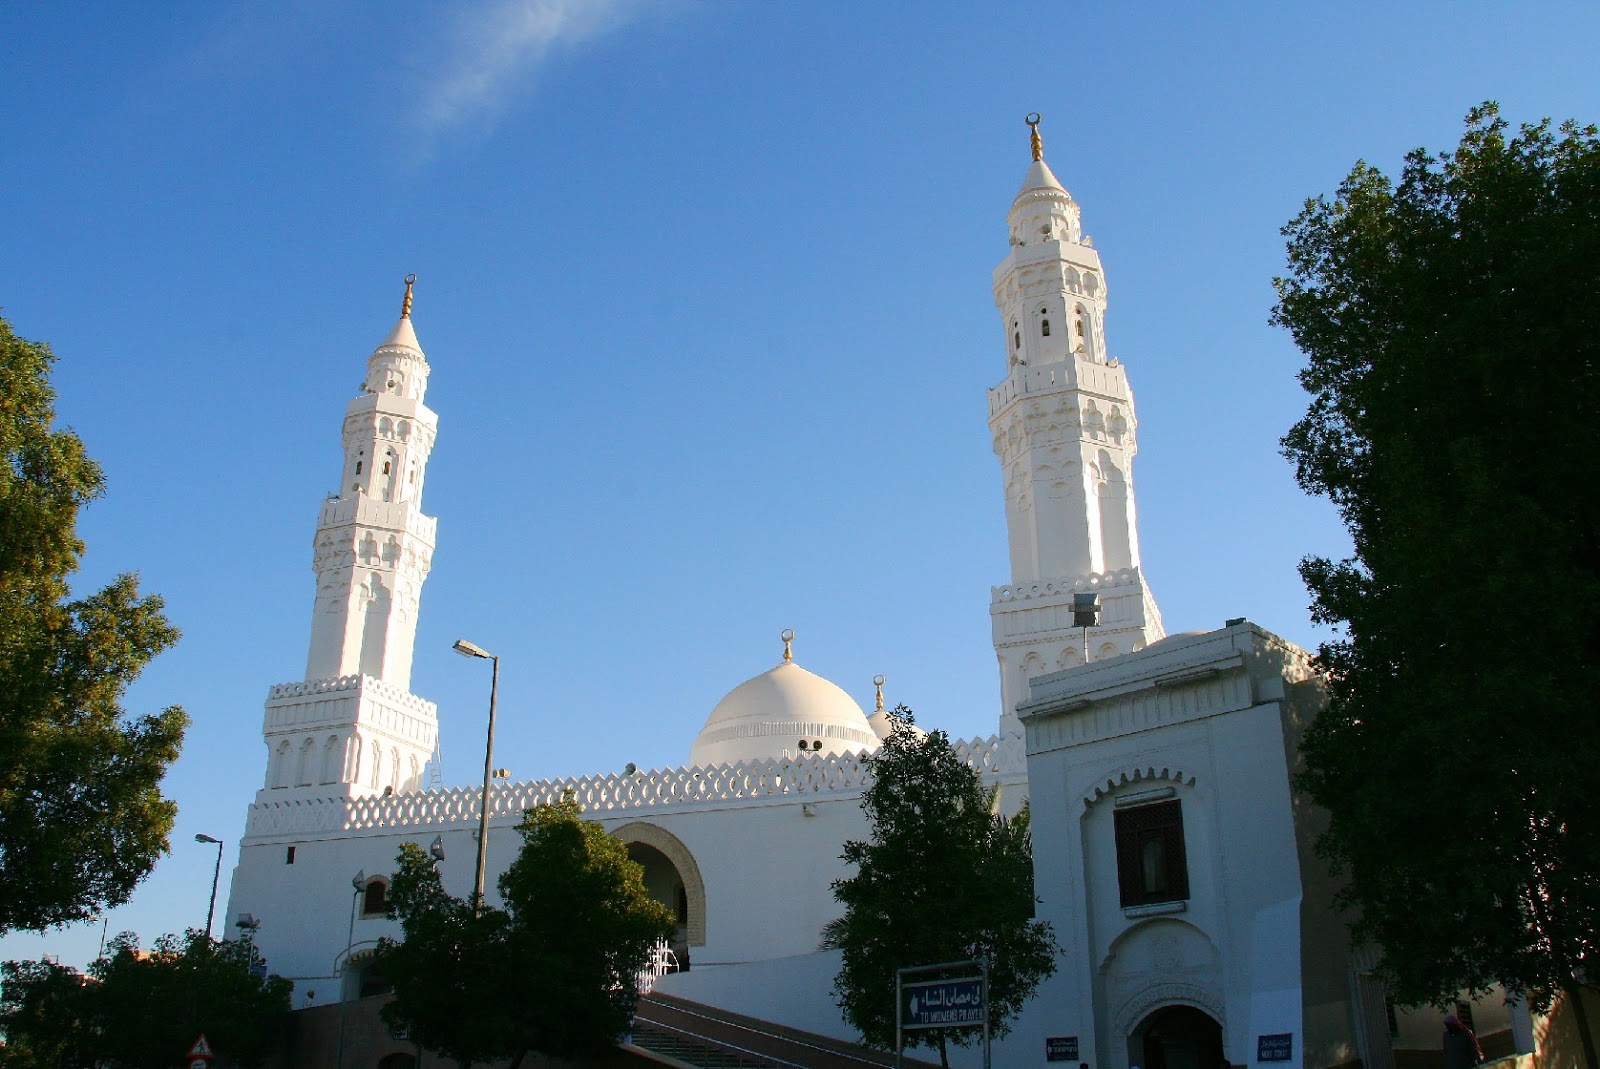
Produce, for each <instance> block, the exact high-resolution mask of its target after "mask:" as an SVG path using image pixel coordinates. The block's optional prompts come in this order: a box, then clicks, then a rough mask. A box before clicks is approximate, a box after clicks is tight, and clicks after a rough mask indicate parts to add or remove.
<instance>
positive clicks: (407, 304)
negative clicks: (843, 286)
mask: <svg viewBox="0 0 1600 1069" xmlns="http://www.w3.org/2000/svg"><path fill="white" fill-rule="evenodd" d="M1038 158H1039V157H1037V156H1035V157H1034V159H1038ZM416 284H417V273H416V272H415V271H413V272H412V273H411V274H409V275H407V276H406V296H405V300H403V301H401V302H400V318H401V319H410V318H411V287H412V286H415V285H416Z"/></svg>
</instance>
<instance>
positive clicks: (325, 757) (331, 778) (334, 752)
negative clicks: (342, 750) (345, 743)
mask: <svg viewBox="0 0 1600 1069" xmlns="http://www.w3.org/2000/svg"><path fill="white" fill-rule="evenodd" d="M321 782H323V783H338V782H339V737H338V736H337V735H329V736H328V741H327V742H325V743H323V744H322V776H321Z"/></svg>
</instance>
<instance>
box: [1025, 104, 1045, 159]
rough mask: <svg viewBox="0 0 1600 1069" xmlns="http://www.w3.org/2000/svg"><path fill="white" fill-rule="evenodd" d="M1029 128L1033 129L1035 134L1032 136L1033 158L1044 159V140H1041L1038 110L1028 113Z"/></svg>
mask: <svg viewBox="0 0 1600 1069" xmlns="http://www.w3.org/2000/svg"><path fill="white" fill-rule="evenodd" d="M1028 128H1029V129H1030V130H1032V131H1033V136H1032V138H1030V141H1031V143H1032V145H1033V158H1034V159H1035V160H1042V159H1044V142H1043V141H1041V140H1039V113H1038V112H1037V111H1030V112H1029V113H1028Z"/></svg>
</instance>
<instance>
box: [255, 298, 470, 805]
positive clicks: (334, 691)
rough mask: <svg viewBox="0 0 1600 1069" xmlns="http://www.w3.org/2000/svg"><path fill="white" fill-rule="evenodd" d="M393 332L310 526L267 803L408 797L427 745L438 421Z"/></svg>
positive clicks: (270, 702) (364, 387) (419, 358)
mask: <svg viewBox="0 0 1600 1069" xmlns="http://www.w3.org/2000/svg"><path fill="white" fill-rule="evenodd" d="M415 282H416V276H415V275H410V276H408V277H407V278H406V294H405V300H404V302H403V304H402V305H401V308H400V321H399V322H398V323H397V324H395V328H394V329H393V330H392V331H390V332H389V336H388V337H387V338H385V339H384V340H383V343H382V344H381V345H379V346H378V348H377V350H376V351H375V352H374V353H373V354H372V356H371V357H370V358H369V359H368V361H367V375H366V379H365V381H363V382H362V384H361V394H360V395H359V396H358V397H356V398H355V400H353V401H351V402H350V405H349V407H348V408H347V409H346V410H345V417H344V466H343V469H342V473H341V476H340V481H339V489H338V491H337V492H336V493H333V494H329V495H328V499H327V501H325V502H324V503H323V506H322V511H321V513H320V514H319V515H318V516H317V533H316V537H315V539H314V541H313V546H314V549H313V558H312V565H311V566H312V569H313V570H314V571H315V572H316V574H317V594H316V601H315V604H314V607H313V610H312V616H311V651H310V654H309V655H308V656H307V658H306V680H305V682H303V683H286V684H281V685H279V686H275V687H273V688H272V689H271V691H269V693H268V695H267V709H266V722H265V724H264V726H263V731H264V734H265V736H266V742H267V750H268V761H267V779H266V783H265V785H264V788H263V789H264V790H265V791H280V790H281V791H292V790H297V789H300V790H303V789H306V788H316V789H317V790H316V793H318V794H327V793H330V787H332V788H335V791H334V793H346V792H348V793H352V794H359V793H372V792H377V791H385V790H392V791H403V790H415V789H417V787H418V786H419V785H420V783H421V780H422V770H423V766H424V765H425V764H426V763H427V761H428V758H429V756H430V755H431V754H432V753H433V749H434V743H435V740H436V739H437V737H438V715H437V710H436V708H435V706H434V704H433V703H432V702H428V701H424V700H422V699H421V698H418V697H416V696H415V695H414V694H412V693H411V692H410V690H409V687H410V685H411V651H412V646H413V644H414V642H415V639H416V632H417V608H418V604H419V602H420V600H421V597H422V582H423V580H424V579H426V578H427V577H428V568H429V566H430V564H431V563H432V559H433V537H434V529H435V526H436V523H437V521H436V520H435V519H434V518H433V517H432V516H425V515H423V513H422V486H423V478H424V473H425V471H426V469H427V464H428V454H429V453H430V452H431V451H432V449H433V440H434V436H435V435H436V433H437V432H438V427H439V417H438V416H437V415H435V414H434V412H433V410H432V409H430V408H428V406H427V405H425V404H423V403H422V398H423V394H424V393H425V392H426V391H427V388H428V362H427V360H426V359H425V358H424V356H423V354H422V347H421V346H420V345H418V344H417V335H416V332H415V331H414V330H413V329H412V326H411V289H412V286H413V284H414V283H415Z"/></svg>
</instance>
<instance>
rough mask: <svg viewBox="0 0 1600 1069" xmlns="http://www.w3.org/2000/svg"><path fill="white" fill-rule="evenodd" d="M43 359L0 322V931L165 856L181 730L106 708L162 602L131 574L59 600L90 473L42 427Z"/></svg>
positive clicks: (62, 911) (171, 714)
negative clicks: (166, 787)
mask: <svg viewBox="0 0 1600 1069" xmlns="http://www.w3.org/2000/svg"><path fill="white" fill-rule="evenodd" d="M53 361H54V357H53V356H52V355H51V353H50V350H49V349H48V348H47V347H46V346H44V345H41V344H38V343H34V342H28V341H24V340H23V339H21V338H18V337H17V336H16V335H15V334H13V333H12V331H11V327H10V325H9V324H7V323H6V322H5V320H4V319H0V932H3V931H9V930H12V929H18V928H28V929H40V928H46V927H50V926H52V925H58V924H65V923H68V922H70V921H77V920H84V919H86V918H88V917H91V916H93V915H94V914H95V913H96V912H98V911H100V910H102V909H104V908H106V907H108V906H115V905H119V904H121V903H123V902H126V901H127V900H128V896H129V895H130V894H131V893H132V891H133V888H134V886H135V885H136V884H137V883H138V882H139V880H141V879H143V878H144V876H145V875H146V874H147V873H148V872H149V871H150V868H151V866H152V865H153V864H154V863H155V861H156V859H157V858H158V857H159V856H161V855H162V854H164V853H165V852H166V850H167V833H168V832H169V831H170V830H171V828H172V821H173V817H174V815H175V812H176V809H175V807H174V806H173V804H172V803H171V802H169V801H167V800H166V799H165V798H163V797H162V796H161V792H160V789H159V785H160V781H161V777H162V776H163V775H164V774H165V773H166V770H167V766H168V765H170V764H171V763H172V762H173V761H174V760H175V759H176V758H177V756H178V747H179V745H180V744H181V743H182V740H183V730H184V727H185V725H186V724H187V717H186V716H185V715H184V713H183V710H182V709H179V708H177V707H176V706H174V707H171V708H168V709H166V710H165V711H164V712H161V713H159V714H156V715H151V716H145V717H142V718H140V719H138V720H134V721H129V720H126V719H125V718H124V715H123V710H122V708H121V705H120V702H121V698H122V694H123V691H124V690H125V689H126V687H127V686H128V684H129V683H130V682H131V681H132V680H133V679H134V678H135V677H136V676H137V675H138V674H139V672H140V671H141V670H142V669H143V668H144V666H145V664H147V663H148V662H149V661H150V659H151V658H152V657H154V656H155V655H156V654H157V653H159V652H161V651H162V650H164V649H166V648H167V647H168V646H170V645H172V644H173V643H174V642H175V641H177V638H178V632H177V630H176V629H175V628H173V627H172V626H171V625H170V624H168V623H167V621H166V618H165V617H164V616H163V615H162V612H161V599H160V598H158V597H154V596H148V597H140V595H139V591H138V584H137V582H136V580H135V577H134V576H132V575H123V576H121V577H119V578H118V579H116V580H115V581H114V582H112V583H111V584H110V585H109V586H107V587H105V588H104V589H103V590H99V591H96V592H94V593H91V594H89V595H88V596H87V597H83V598H77V599H74V598H72V597H71V596H70V591H69V589H68V579H69V577H70V576H71V574H72V573H73V571H75V570H76V568H77V566H78V559H79V556H80V555H81V553H82V552H83V544H82V542H80V541H79V540H78V538H77V536H76V534H75V525H76V521H77V514H78V509H79V508H80V507H82V506H83V505H84V504H85V503H87V502H88V501H90V500H92V499H93V498H95V497H97V496H99V494H100V493H101V490H102V480H101V476H100V469H99V468H98V467H97V466H96V465H95V463H94V462H93V461H92V460H90V459H89V457H88V455H87V454H86V453H85V452H84V448H83V443H82V441H80V440H79V439H78V437H77V436H76V435H75V434H73V433H72V432H70V431H65V430H53V429H52V427H51V424H52V421H53V420H54V418H55V393H54V391H53V390H52V389H51V388H50V383H49V370H50V366H51V364H52V363H53Z"/></svg>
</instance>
